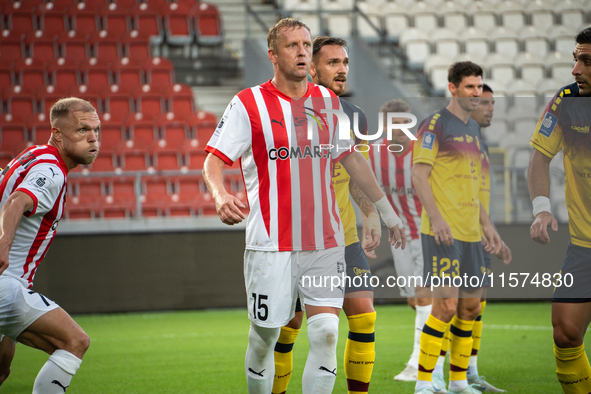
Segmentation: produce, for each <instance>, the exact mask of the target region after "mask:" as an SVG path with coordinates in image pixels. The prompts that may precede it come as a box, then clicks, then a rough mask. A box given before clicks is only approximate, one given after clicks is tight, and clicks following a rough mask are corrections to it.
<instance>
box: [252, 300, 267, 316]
mask: <svg viewBox="0 0 591 394" xmlns="http://www.w3.org/2000/svg"><path fill="white" fill-rule="evenodd" d="M268 298H269V297H268V296H266V295H264V294H257V293H252V317H253V319H258V320H260V321H265V320H267V318H268V317H269V308H268V307H267V304H266V303H265V302H266V301H267V299H268Z"/></svg>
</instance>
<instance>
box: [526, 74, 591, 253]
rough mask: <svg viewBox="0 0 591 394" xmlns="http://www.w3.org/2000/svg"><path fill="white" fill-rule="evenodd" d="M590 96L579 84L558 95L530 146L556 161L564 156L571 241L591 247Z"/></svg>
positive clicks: (551, 102)
mask: <svg viewBox="0 0 591 394" xmlns="http://www.w3.org/2000/svg"><path fill="white" fill-rule="evenodd" d="M589 108H591V97H583V96H580V95H579V87H578V86H577V84H576V83H573V84H571V85H568V86H565V87H563V88H562V89H560V90H559V91H558V93H556V95H555V96H554V98H552V100H550V102H549V103H548V105H547V106H546V110H545V111H544V113H543V114H542V116H541V117H540V120H539V121H538V124H537V125H536V129H535V131H534V135H533V136H532V138H531V141H530V144H531V146H533V147H534V148H536V149H537V150H539V151H540V152H542V153H543V154H544V155H546V156H548V157H550V158H553V157H554V156H555V155H556V154H557V153H558V152H560V150H561V149H562V153H563V156H564V173H565V194H566V207H567V208H568V226H569V230H570V236H571V242H572V243H573V244H575V245H577V246H582V247H585V248H591V134H590V133H589V131H590V129H591V112H590V111H589Z"/></svg>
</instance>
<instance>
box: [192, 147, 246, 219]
mask: <svg viewBox="0 0 591 394" xmlns="http://www.w3.org/2000/svg"><path fill="white" fill-rule="evenodd" d="M224 165H225V163H224V161H223V160H222V159H220V158H219V157H217V156H216V155H214V154H212V153H209V154H208V155H207V158H206V159H205V163H204V164H203V179H204V180H205V183H206V184H207V188H208V189H209V191H210V193H211V195H212V196H213V200H214V201H215V209H216V212H217V213H218V216H219V217H220V220H221V221H222V222H224V223H225V224H228V225H230V226H232V225H234V224H237V223H240V222H241V221H243V220H244V218H245V217H246V216H245V215H244V213H243V212H242V211H241V210H240V208H246V206H245V205H244V204H243V203H242V202H241V201H240V200H239V199H238V198H237V197H235V196H233V195H231V194H230V193H228V191H227V190H226V188H225V187H224V178H223V174H222V172H223V169H224Z"/></svg>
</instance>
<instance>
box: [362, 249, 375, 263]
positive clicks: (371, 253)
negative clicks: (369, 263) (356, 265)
mask: <svg viewBox="0 0 591 394" xmlns="http://www.w3.org/2000/svg"><path fill="white" fill-rule="evenodd" d="M363 253H365V257H367V258H368V259H373V260H375V259H377V258H378V255H377V254H376V250H375V249H374V250H372V251H367V250H365V249H363Z"/></svg>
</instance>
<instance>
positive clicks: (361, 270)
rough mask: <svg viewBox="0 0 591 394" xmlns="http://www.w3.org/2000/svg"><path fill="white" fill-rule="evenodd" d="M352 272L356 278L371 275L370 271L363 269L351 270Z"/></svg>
mask: <svg viewBox="0 0 591 394" xmlns="http://www.w3.org/2000/svg"><path fill="white" fill-rule="evenodd" d="M353 272H354V273H355V275H357V276H362V275H363V274H371V271H370V270H364V269H361V268H359V267H355V268H353Z"/></svg>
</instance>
